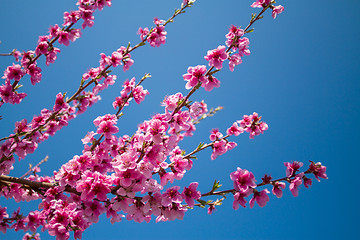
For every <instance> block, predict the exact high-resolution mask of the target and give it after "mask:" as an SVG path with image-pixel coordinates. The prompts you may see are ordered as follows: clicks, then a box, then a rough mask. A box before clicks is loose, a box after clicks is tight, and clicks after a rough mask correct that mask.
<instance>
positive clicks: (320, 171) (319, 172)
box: [308, 162, 328, 182]
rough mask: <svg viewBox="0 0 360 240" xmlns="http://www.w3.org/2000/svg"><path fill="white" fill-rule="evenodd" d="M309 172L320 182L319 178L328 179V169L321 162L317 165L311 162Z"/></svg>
mask: <svg viewBox="0 0 360 240" xmlns="http://www.w3.org/2000/svg"><path fill="white" fill-rule="evenodd" d="M308 171H310V172H311V173H313V174H314V176H315V178H316V180H318V181H319V182H320V179H319V178H324V179H327V178H328V177H327V175H326V167H325V166H322V165H321V163H320V162H317V163H314V162H311V164H310V167H309V170H308Z"/></svg>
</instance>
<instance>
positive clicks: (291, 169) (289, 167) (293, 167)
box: [284, 161, 303, 177]
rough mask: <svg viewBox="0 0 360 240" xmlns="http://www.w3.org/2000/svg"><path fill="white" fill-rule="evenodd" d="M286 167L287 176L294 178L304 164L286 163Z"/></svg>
mask: <svg viewBox="0 0 360 240" xmlns="http://www.w3.org/2000/svg"><path fill="white" fill-rule="evenodd" d="M284 165H285V166H286V176H287V177H292V176H294V175H295V174H296V172H297V171H298V170H299V169H300V168H301V167H302V166H303V163H302V162H297V161H294V162H292V163H289V162H285V163H284Z"/></svg>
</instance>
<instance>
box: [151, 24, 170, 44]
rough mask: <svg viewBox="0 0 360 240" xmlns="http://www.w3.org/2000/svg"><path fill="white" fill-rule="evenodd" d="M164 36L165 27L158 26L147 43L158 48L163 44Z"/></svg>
mask: <svg viewBox="0 0 360 240" xmlns="http://www.w3.org/2000/svg"><path fill="white" fill-rule="evenodd" d="M159 24H160V22H159ZM166 34H167V32H166V31H165V26H161V25H158V26H157V27H155V28H154V29H153V31H152V32H151V33H150V35H149V37H148V38H147V41H148V42H149V44H150V46H152V47H160V45H161V44H165V40H166Z"/></svg>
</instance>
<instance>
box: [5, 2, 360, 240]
mask: <svg viewBox="0 0 360 240" xmlns="http://www.w3.org/2000/svg"><path fill="white" fill-rule="evenodd" d="M75 2H76V1H45V0H38V1H20V0H11V1H10V0H3V1H1V4H2V8H1V9H0V26H1V34H0V40H1V44H0V52H1V53H5V52H10V51H11V50H12V49H14V48H17V49H18V50H21V51H22V50H28V49H34V48H35V46H36V42H37V39H38V36H40V35H44V34H46V33H47V30H48V28H49V27H50V25H54V24H56V23H58V24H60V23H62V16H63V12H64V11H69V10H74V9H75ZM180 3H181V1H180V0H176V1H175V0H173V1H166V0H158V1H155V2H154V1H145V0H139V1H130V0H123V1H113V6H112V7H111V8H105V9H104V10H103V11H102V12H97V13H96V14H95V25H94V27H92V28H88V29H85V30H84V31H83V35H82V37H81V38H80V39H78V40H77V41H76V42H75V43H71V44H70V46H69V47H64V46H63V45H61V46H60V48H61V53H60V55H59V56H58V60H57V61H56V62H55V64H52V65H51V66H50V67H48V68H44V69H43V72H42V74H43V80H42V81H41V83H39V84H37V85H36V86H34V87H33V86H30V84H29V79H27V78H25V79H24V81H23V80H22V81H23V82H24V83H23V84H24V88H23V89H24V91H25V92H27V93H28V97H27V98H25V100H24V102H23V103H22V104H20V105H16V106H3V107H2V108H1V109H0V115H2V116H3V120H1V121H0V124H1V128H0V136H1V137H4V136H7V135H9V134H10V133H11V132H12V131H13V128H14V122H15V121H19V120H21V119H23V118H24V117H25V118H27V119H31V118H32V117H33V115H35V114H38V113H39V112H40V110H41V109H43V108H48V107H51V106H52V105H53V102H54V100H55V95H56V94H57V93H58V92H68V93H73V92H74V91H75V90H76V89H77V87H78V85H79V81H80V79H81V76H82V74H83V73H84V72H85V71H86V70H87V69H89V68H90V67H96V66H97V65H98V60H99V54H100V53H102V52H103V53H106V54H111V53H112V52H113V51H114V50H116V49H117V48H119V47H120V46H121V45H125V46H126V45H127V43H128V42H129V41H130V42H131V43H133V44H135V43H137V42H138V41H139V36H138V35H136V32H137V30H138V28H139V27H150V26H152V24H153V23H152V20H153V17H159V18H161V19H167V18H168V17H169V16H170V15H171V14H172V13H173V10H174V9H175V8H177V7H178V6H179V5H180ZM251 3H252V2H251V1H236V0H226V1H215V0H207V1H205V0H198V1H197V2H196V3H195V5H194V7H192V8H190V9H189V10H188V11H187V12H186V14H184V15H181V16H179V17H177V18H176V19H175V22H174V23H173V24H170V25H168V26H167V28H166V30H167V32H168V35H167V40H166V44H165V45H163V46H161V47H160V48H152V47H150V46H145V47H142V48H141V49H139V50H137V51H136V52H134V53H133V54H132V57H133V59H134V60H135V64H134V66H133V67H132V68H131V69H130V71H128V72H126V73H124V72H122V70H121V69H120V68H119V69H115V70H114V73H115V74H117V75H118V81H117V83H116V84H115V85H114V86H113V87H111V88H109V89H107V90H105V91H104V92H103V93H102V95H101V96H102V100H101V101H100V102H99V103H98V104H96V105H95V106H93V107H92V108H90V109H89V110H88V111H87V112H86V113H85V114H82V115H79V116H78V117H77V118H76V119H75V120H73V121H71V123H70V124H69V126H68V127H67V128H64V129H62V130H61V131H60V132H58V133H57V134H56V135H55V136H54V137H51V138H50V139H49V140H48V141H46V142H44V143H42V144H41V145H40V146H39V148H38V150H37V151H36V152H35V153H34V154H32V155H30V156H29V157H27V158H26V160H24V161H21V162H17V163H16V165H15V168H16V169H15V170H14V171H13V172H12V175H14V176H20V175H21V174H22V173H23V172H25V171H26V170H27V167H28V163H37V162H38V161H40V160H41V159H42V158H44V157H45V156H46V155H49V162H47V163H46V164H44V165H43V166H42V170H43V173H44V174H51V173H52V171H53V170H58V169H59V168H60V166H61V165H62V164H63V163H65V162H67V161H68V160H69V159H71V158H72V156H74V155H76V154H80V153H81V150H82V143H81V141H80V139H81V138H82V137H83V136H84V135H85V134H86V133H87V132H88V131H92V130H94V126H93V124H92V121H93V119H94V118H96V117H97V116H99V115H104V114H106V113H113V112H114V110H113V108H112V106H111V103H112V101H113V99H114V98H115V97H116V96H117V95H118V94H119V91H120V90H121V84H122V82H123V81H124V80H125V79H126V78H131V77H136V78H137V79H140V78H141V76H143V75H144V74H145V73H148V72H149V73H150V74H151V75H152V76H153V77H152V78H151V79H149V80H146V82H145V83H144V84H143V85H144V87H145V88H147V89H148V90H149V92H150V95H148V96H147V97H146V100H145V101H144V102H143V103H142V104H140V105H135V104H134V103H133V104H132V105H131V106H130V108H128V109H125V111H124V116H123V117H122V118H121V119H120V121H119V123H118V126H119V128H120V133H119V134H129V135H131V134H132V133H133V132H134V131H135V129H136V127H137V124H138V123H140V122H141V121H143V120H145V119H149V118H150V117H151V116H152V115H153V114H155V113H157V112H161V111H163V109H162V107H161V106H160V102H161V101H162V100H163V99H164V96H166V95H169V94H173V93H176V92H179V91H180V92H182V93H186V90H185V88H184V86H185V82H184V81H183V78H182V75H183V74H184V73H186V70H187V68H188V67H189V66H196V65H199V64H206V61H205V59H204V58H203V57H204V56H205V55H206V53H207V51H208V50H211V49H214V48H216V47H217V46H219V45H223V44H224V41H225V34H226V33H227V31H228V28H229V27H230V26H231V25H232V24H234V25H237V26H240V25H241V26H243V27H245V26H246V25H247V24H248V22H249V19H250V15H251V13H253V12H258V10H257V9H252V8H251V7H250V5H251ZM346 3H347V5H345V4H341V3H339V2H336V3H335V1H325V0H318V1H302V2H299V1H280V0H279V1H278V4H281V5H283V6H284V7H285V12H284V13H282V14H281V15H279V16H278V18H277V19H276V20H273V19H272V18H271V16H270V13H267V14H266V16H265V17H264V19H263V20H261V21H259V22H257V23H256V24H255V26H254V27H255V31H254V32H253V33H251V34H249V35H248V38H249V39H250V50H251V55H250V56H248V57H244V58H243V64H241V65H240V66H238V67H237V68H236V69H235V71H234V72H230V71H229V70H228V69H227V68H226V69H224V70H223V71H221V72H220V73H218V74H217V75H216V76H217V78H218V79H219V80H220V81H221V87H220V88H219V89H215V90H213V91H212V92H210V93H209V92H205V91H204V90H201V91H199V92H197V93H196V94H195V95H194V96H193V98H192V100H198V101H200V100H202V99H204V100H205V102H206V103H207V104H208V107H217V106H223V107H224V110H222V111H221V112H219V113H218V114H216V115H215V116H214V117H212V118H210V119H206V120H204V121H203V122H202V123H201V124H199V125H198V127H197V128H198V131H197V132H196V134H195V135H194V137H192V138H188V139H186V140H185V141H184V142H183V143H182V144H181V147H182V148H184V149H185V150H187V151H188V152H189V151H191V150H192V149H193V148H194V147H195V146H197V144H198V143H199V142H201V141H202V142H204V141H205V142H208V141H209V140H208V136H209V132H210V130H211V129H212V128H219V129H220V130H221V131H223V132H225V131H226V128H227V127H229V126H230V125H231V124H232V123H233V122H234V121H235V120H238V119H241V117H242V115H244V114H251V113H252V112H254V111H256V112H258V113H259V114H260V115H262V116H263V120H264V121H265V122H267V123H268V125H269V130H268V131H267V132H266V133H265V134H264V135H261V136H259V137H257V138H255V139H254V140H250V139H248V137H247V136H245V135H243V136H240V137H239V138H237V139H234V140H236V141H237V143H238V147H237V148H236V149H234V150H232V151H230V152H228V153H227V154H225V155H223V156H220V157H218V158H217V159H216V160H215V161H211V160H210V154H211V153H210V151H203V152H201V153H199V154H198V155H197V156H198V160H197V161H196V162H194V168H193V169H192V170H191V171H190V172H188V173H187V175H186V176H185V177H184V179H183V181H182V182H181V183H180V182H179V184H181V185H182V186H184V185H188V184H189V183H190V182H193V181H198V182H199V189H200V190H201V191H203V192H206V191H208V190H209V189H210V188H211V184H212V183H213V181H214V180H215V179H217V180H220V181H221V183H222V184H223V186H224V189H228V188H231V187H232V183H231V180H230V178H229V174H230V173H231V172H233V171H235V170H236V167H241V168H245V169H248V170H249V171H252V172H253V173H254V175H255V177H256V178H257V180H258V182H260V181H261V180H260V178H261V177H262V176H263V175H264V174H265V173H267V174H271V175H272V176H273V177H274V178H277V177H283V176H284V174H285V167H284V166H283V162H287V161H293V160H297V161H302V162H304V163H305V164H307V163H308V160H312V161H315V162H322V163H323V165H325V166H327V167H328V171H327V173H328V176H329V179H328V180H322V181H321V182H320V183H318V182H317V181H314V182H313V186H312V187H311V188H310V189H305V188H304V187H303V186H302V187H301V190H300V194H299V196H298V197H296V198H294V197H292V195H291V193H290V192H289V191H288V190H287V191H285V193H284V196H283V198H281V199H277V198H276V197H275V196H270V202H269V203H268V205H267V206H266V207H264V208H260V207H258V206H256V207H254V208H253V209H250V208H249V207H247V208H245V209H243V208H240V209H239V210H237V211H234V210H233V209H232V197H229V198H228V199H226V201H225V202H224V204H223V205H222V206H219V207H218V208H217V211H216V212H214V213H213V214H212V215H208V214H207V213H206V210H203V209H194V210H192V211H188V212H187V214H186V215H185V218H184V220H182V221H173V222H165V223H155V222H154V221H152V222H151V223H149V224H145V223H142V224H138V223H135V222H129V221H127V220H125V219H124V220H123V221H122V222H120V223H117V224H114V225H111V224H110V221H109V220H108V219H106V218H105V217H103V218H101V220H100V222H99V223H98V224H95V225H93V226H91V227H90V228H89V229H88V230H87V231H85V233H84V234H83V239H105V238H106V239H144V238H147V239H304V238H306V239H339V238H340V239H354V238H355V237H356V236H359V235H360V231H359V228H358V225H359V220H358V215H359V213H360V209H359V205H358V198H359V193H358V190H357V188H358V187H359V184H358V183H357V180H358V177H357V174H358V172H357V171H358V169H359V167H360V164H359V160H360V159H359V140H358V136H359V134H360V128H359V124H358V123H357V121H358V119H359V117H360V116H359V115H360V114H359V103H360V101H359V90H360V83H359V74H360V71H359V60H360V59H359V56H360V50H359V48H358V43H359V42H360V33H359V31H358V29H359V27H358V24H359V23H360V21H359V20H360V17H359V15H358V13H357V9H359V7H360V3H359V2H358V1H346ZM12 61H13V59H12V58H10V57H1V58H0V66H1V69H2V70H1V71H3V70H5V68H6V67H7V66H8V65H11V64H12ZM39 62H40V63H41V64H42V66H44V65H45V64H44V61H43V60H40V61H39ZM0 205H1V206H5V205H7V206H9V208H11V209H13V210H14V209H16V207H17V205H16V204H14V203H13V202H9V203H8V201H6V200H5V199H4V198H0ZM36 207H37V203H25V204H22V209H23V211H24V212H26V211H30V210H33V209H35V208H36ZM22 235H23V233H14V232H12V231H9V232H8V233H7V235H5V236H4V235H0V239H20V237H21V236H22ZM41 239H52V238H51V237H50V236H49V235H48V234H47V233H41Z"/></svg>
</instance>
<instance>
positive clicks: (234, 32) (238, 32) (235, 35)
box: [225, 25, 244, 51]
mask: <svg viewBox="0 0 360 240" xmlns="http://www.w3.org/2000/svg"><path fill="white" fill-rule="evenodd" d="M243 35H244V30H243V29H241V28H238V27H236V26H234V25H232V26H231V28H230V30H229V33H227V34H226V42H225V43H226V46H228V47H230V46H232V49H233V51H236V49H237V45H238V41H239V39H240V38H241V37H242V36H243Z"/></svg>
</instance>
